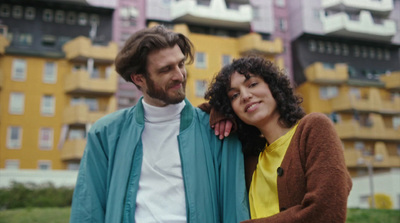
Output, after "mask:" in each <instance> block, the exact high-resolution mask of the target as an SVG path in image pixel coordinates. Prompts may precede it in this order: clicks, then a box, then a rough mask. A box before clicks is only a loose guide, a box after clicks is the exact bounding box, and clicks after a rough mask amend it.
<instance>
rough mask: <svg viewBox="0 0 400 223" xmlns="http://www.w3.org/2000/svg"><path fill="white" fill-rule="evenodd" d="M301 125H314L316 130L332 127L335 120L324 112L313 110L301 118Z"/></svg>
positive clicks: (305, 126)
mask: <svg viewBox="0 0 400 223" xmlns="http://www.w3.org/2000/svg"><path fill="white" fill-rule="evenodd" d="M299 127H300V129H304V128H311V127H312V129H314V130H317V129H325V128H332V127H333V122H332V121H331V120H330V119H329V117H328V116H327V115H325V114H323V113H319V112H312V113H309V114H307V115H306V116H304V117H303V118H302V119H301V120H300V123H299Z"/></svg>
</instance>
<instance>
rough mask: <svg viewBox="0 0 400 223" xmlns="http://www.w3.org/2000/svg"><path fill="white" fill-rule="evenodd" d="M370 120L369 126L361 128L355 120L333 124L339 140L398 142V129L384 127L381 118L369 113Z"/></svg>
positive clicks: (399, 133) (399, 139)
mask: <svg viewBox="0 0 400 223" xmlns="http://www.w3.org/2000/svg"><path fill="white" fill-rule="evenodd" d="M370 119H371V123H372V124H371V126H363V125H361V124H360V123H359V122H358V121H357V120H346V121H342V122H340V123H337V124H335V128H336V131H337V133H338V135H339V137H340V138H341V139H353V140H357V139H360V140H361V139H362V140H381V141H399V142H400V138H399V135H400V128H399V129H394V128H387V127H385V124H384V122H383V119H382V116H381V115H378V114H372V113H371V114H370Z"/></svg>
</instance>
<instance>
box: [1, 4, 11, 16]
mask: <svg viewBox="0 0 400 223" xmlns="http://www.w3.org/2000/svg"><path fill="white" fill-rule="evenodd" d="M0 16H2V17H9V16H10V6H9V5H5V4H3V5H1V9H0Z"/></svg>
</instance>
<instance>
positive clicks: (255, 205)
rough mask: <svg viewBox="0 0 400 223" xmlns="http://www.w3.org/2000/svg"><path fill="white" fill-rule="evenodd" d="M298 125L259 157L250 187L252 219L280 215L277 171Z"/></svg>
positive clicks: (266, 147)
mask: <svg viewBox="0 0 400 223" xmlns="http://www.w3.org/2000/svg"><path fill="white" fill-rule="evenodd" d="M297 125H298V123H297V124H296V125H295V126H294V127H293V128H292V129H290V130H289V132H287V133H286V134H285V135H283V136H281V137H280V138H279V139H277V140H276V141H275V142H273V143H272V144H271V145H269V146H268V145H266V146H265V149H264V151H262V152H261V153H260V156H259V157H258V164H257V168H256V170H255V171H254V173H253V179H252V181H251V185H250V191H249V201H250V214H251V218H252V219H256V218H264V217H269V216H272V215H274V214H277V213H279V200H278V187H277V177H278V174H277V169H278V167H279V166H280V165H281V163H282V160H283V157H284V156H285V153H286V150H287V148H288V147H289V144H290V141H291V140H292V137H293V135H294V133H295V132H296V128H297Z"/></svg>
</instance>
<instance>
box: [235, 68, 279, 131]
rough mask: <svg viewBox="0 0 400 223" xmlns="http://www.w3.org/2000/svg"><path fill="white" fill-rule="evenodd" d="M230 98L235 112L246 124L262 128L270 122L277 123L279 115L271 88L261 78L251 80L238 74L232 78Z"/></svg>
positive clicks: (255, 77) (251, 78) (252, 75)
mask: <svg viewBox="0 0 400 223" xmlns="http://www.w3.org/2000/svg"><path fill="white" fill-rule="evenodd" d="M228 97H229V99H230V101H231V105H232V108H233V111H234V112H235V113H236V115H237V116H238V117H239V118H240V119H241V120H242V121H243V122H244V123H246V124H248V125H253V126H255V127H257V128H261V127H262V126H263V125H264V124H267V123H268V122H269V121H277V120H278V119H279V113H278V110H277V105H276V101H275V99H274V97H273V96H272V94H271V91H270V90H269V86H268V84H267V83H265V81H264V79H262V77H260V76H256V75H254V74H250V78H249V79H247V80H246V77H245V76H244V75H242V74H239V73H237V72H235V73H233V74H232V76H231V83H230V89H229V90H228Z"/></svg>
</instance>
